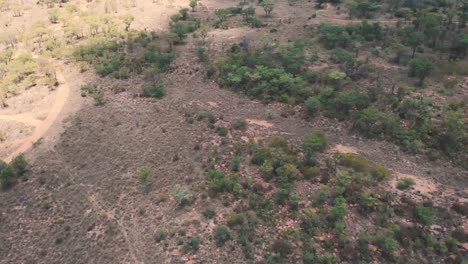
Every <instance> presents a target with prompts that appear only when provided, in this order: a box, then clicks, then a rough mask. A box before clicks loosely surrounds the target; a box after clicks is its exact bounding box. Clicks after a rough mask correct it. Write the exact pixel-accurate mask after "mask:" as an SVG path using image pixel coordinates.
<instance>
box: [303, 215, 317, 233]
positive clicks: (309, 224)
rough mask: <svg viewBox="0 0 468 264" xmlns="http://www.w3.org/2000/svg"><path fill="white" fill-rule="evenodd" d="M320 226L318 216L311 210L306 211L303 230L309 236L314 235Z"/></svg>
mask: <svg viewBox="0 0 468 264" xmlns="http://www.w3.org/2000/svg"><path fill="white" fill-rule="evenodd" d="M318 226H319V218H318V216H317V214H316V213H315V212H314V211H313V210H312V209H310V208H306V209H305V210H304V216H303V217H302V218H301V228H302V229H303V230H304V232H306V234H308V235H314V234H315V232H316V230H317V228H318Z"/></svg>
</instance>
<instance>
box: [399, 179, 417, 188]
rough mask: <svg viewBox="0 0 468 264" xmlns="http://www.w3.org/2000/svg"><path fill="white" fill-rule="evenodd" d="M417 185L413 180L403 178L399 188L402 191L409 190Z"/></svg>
mask: <svg viewBox="0 0 468 264" xmlns="http://www.w3.org/2000/svg"><path fill="white" fill-rule="evenodd" d="M414 184H415V182H414V180H413V179H411V178H403V179H401V180H400V181H399V182H398V183H397V186H396V187H397V188H398V189H400V190H406V189H409V188H410V187H411V186H413V185H414Z"/></svg>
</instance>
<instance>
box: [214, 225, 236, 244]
mask: <svg viewBox="0 0 468 264" xmlns="http://www.w3.org/2000/svg"><path fill="white" fill-rule="evenodd" d="M231 238H232V237H231V234H230V233H229V229H228V228H227V227H226V226H223V225H219V226H217V227H216V228H215V231H214V239H215V241H216V245H217V246H218V247H221V246H224V244H225V243H226V242H227V241H229V240H231Z"/></svg>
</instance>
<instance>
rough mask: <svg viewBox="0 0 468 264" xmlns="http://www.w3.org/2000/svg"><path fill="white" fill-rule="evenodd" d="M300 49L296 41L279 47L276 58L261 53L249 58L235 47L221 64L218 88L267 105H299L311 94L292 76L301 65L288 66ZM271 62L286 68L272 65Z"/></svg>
mask: <svg viewBox="0 0 468 264" xmlns="http://www.w3.org/2000/svg"><path fill="white" fill-rule="evenodd" d="M302 48H303V46H302V44H300V42H297V41H296V42H294V44H290V45H287V46H282V47H281V48H280V51H279V53H278V56H275V55H273V54H269V52H264V51H257V52H255V53H250V54H249V53H246V52H245V51H243V50H241V49H240V48H238V47H236V46H234V47H233V48H232V49H231V53H230V55H229V57H228V58H227V59H225V60H224V61H223V62H222V63H221V67H220V76H219V79H218V82H219V84H220V85H221V86H226V87H230V88H232V89H233V90H236V91H239V92H242V93H246V94H247V95H250V96H252V97H255V98H258V99H262V100H264V101H266V102H269V101H271V100H276V101H288V100H289V98H294V99H295V100H296V101H301V100H303V99H301V98H307V97H308V95H310V91H309V90H307V89H306V82H305V81H304V79H303V78H302V77H301V76H295V75H294V73H293V72H296V71H298V70H299V68H300V66H301V65H300V63H299V64H289V63H288V61H291V62H292V61H294V60H295V59H300V58H301V56H302V55H301V54H303V53H302ZM274 58H278V63H281V64H283V62H284V65H287V67H278V66H277V65H275V63H274ZM284 98H286V100H285V99H284Z"/></svg>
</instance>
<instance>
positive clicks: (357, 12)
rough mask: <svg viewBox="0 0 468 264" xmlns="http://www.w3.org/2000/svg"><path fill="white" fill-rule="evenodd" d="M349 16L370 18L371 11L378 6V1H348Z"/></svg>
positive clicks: (375, 9)
mask: <svg viewBox="0 0 468 264" xmlns="http://www.w3.org/2000/svg"><path fill="white" fill-rule="evenodd" d="M348 8H349V16H350V17H358V18H371V17H372V13H373V12H375V11H377V10H378V9H379V8H380V6H379V5H378V3H376V2H374V1H369V0H356V1H351V2H349V3H348Z"/></svg>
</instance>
